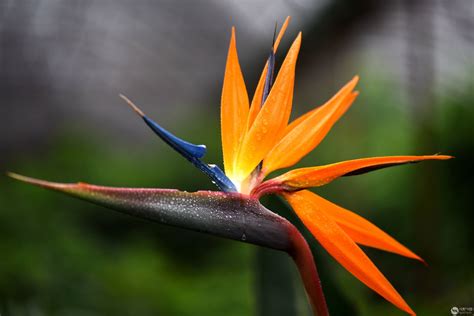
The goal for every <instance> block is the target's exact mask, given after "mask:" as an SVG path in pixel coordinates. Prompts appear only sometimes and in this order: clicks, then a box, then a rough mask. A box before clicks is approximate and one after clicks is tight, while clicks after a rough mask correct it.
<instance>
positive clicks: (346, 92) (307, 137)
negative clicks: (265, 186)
mask: <svg viewBox="0 0 474 316" xmlns="http://www.w3.org/2000/svg"><path fill="white" fill-rule="evenodd" d="M358 80H359V78H358V77H357V76H356V77H354V78H353V79H352V80H351V81H350V82H349V83H347V84H346V85H345V86H344V87H343V88H342V89H341V90H340V91H339V92H338V93H337V94H336V95H335V96H334V97H333V98H332V99H331V100H329V101H328V102H327V103H326V104H324V105H323V106H321V107H319V108H317V109H315V110H312V111H310V112H308V113H306V114H305V115H302V116H301V117H300V118H298V119H296V120H295V121H294V122H292V123H291V124H289V125H288V126H287V128H286V129H285V132H284V135H283V138H282V139H281V140H280V141H279V142H278V144H277V145H276V146H275V147H274V148H273V149H272V150H271V151H270V153H269V154H268V155H267V156H266V157H265V160H264V161H263V168H262V172H263V173H264V174H265V175H267V174H268V173H270V172H272V171H274V170H276V169H280V168H285V167H289V166H292V165H294V164H295V163H297V162H298V161H300V160H301V158H303V157H304V156H306V155H307V154H308V153H309V152H310V151H311V150H313V149H314V148H315V147H316V146H317V145H318V144H319V143H320V142H321V141H322V140H323V139H324V137H325V136H326V134H327V133H328V132H329V130H330V129H331V127H332V126H333V125H334V123H336V121H337V120H338V119H339V118H340V117H341V116H342V115H343V114H344V113H345V112H346V111H347V109H348V108H349V107H350V106H351V104H352V102H353V101H354V99H355V98H356V97H357V94H358V93H357V92H352V90H353V89H354V87H355V85H356V84H357V81H358Z"/></svg>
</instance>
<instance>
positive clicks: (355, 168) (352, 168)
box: [270, 155, 453, 190]
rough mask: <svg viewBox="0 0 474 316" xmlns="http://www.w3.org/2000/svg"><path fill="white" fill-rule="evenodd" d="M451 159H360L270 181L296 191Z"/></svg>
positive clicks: (423, 157) (444, 157)
mask: <svg viewBox="0 0 474 316" xmlns="http://www.w3.org/2000/svg"><path fill="white" fill-rule="evenodd" d="M451 158H453V157H452V156H444V155H431V156H388V157H372V158H362V159H355V160H348V161H343V162H338V163H334V164H330V165H325V166H318V167H309V168H300V169H295V170H291V171H289V172H287V173H285V174H283V175H281V176H279V177H277V178H275V179H272V180H270V181H271V182H274V183H281V185H282V186H283V187H285V189H287V190H297V189H304V188H309V187H318V186H322V185H325V184H327V183H329V182H331V181H333V180H335V179H337V178H339V177H342V176H350V175H357V174H362V173H365V172H369V171H373V170H377V169H382V168H387V167H391V166H397V165H402V164H407V163H415V162H420V161H423V160H446V159H451Z"/></svg>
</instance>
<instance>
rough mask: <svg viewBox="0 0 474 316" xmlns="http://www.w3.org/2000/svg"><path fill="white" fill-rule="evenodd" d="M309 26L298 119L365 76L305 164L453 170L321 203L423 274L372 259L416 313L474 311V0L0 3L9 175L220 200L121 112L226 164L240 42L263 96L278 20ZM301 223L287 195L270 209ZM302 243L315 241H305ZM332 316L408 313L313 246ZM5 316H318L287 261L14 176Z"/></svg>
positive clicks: (6, 199) (1, 246)
mask: <svg viewBox="0 0 474 316" xmlns="http://www.w3.org/2000/svg"><path fill="white" fill-rule="evenodd" d="M287 15H291V16H292V17H293V19H292V22H291V24H290V27H289V29H288V31H287V33H286V36H285V38H284V40H283V45H282V49H281V50H280V53H279V55H278V58H277V63H281V60H282V58H283V56H284V53H282V52H284V51H285V48H288V46H289V44H290V43H291V41H292V39H293V38H294V37H295V36H296V34H297V32H298V31H299V30H302V31H303V46H302V50H301V54H300V59H299V61H298V66H297V78H296V89H295V101H294V116H296V115H299V114H302V113H304V112H305V111H307V110H309V109H311V108H313V107H314V106H317V105H320V104H322V103H323V102H324V101H325V100H327V99H328V98H330V97H331V96H332V95H333V94H334V93H335V92H336V91H337V90H338V88H339V87H341V86H342V85H343V84H344V83H345V82H347V81H348V80H349V79H351V78H352V76H353V75H354V74H359V75H360V76H361V81H360V84H359V86H358V89H359V90H360V92H361V94H360V96H359V98H358V100H357V101H356V102H355V104H354V106H353V107H352V109H351V110H350V111H349V112H348V113H347V114H346V115H345V117H343V118H342V119H341V121H340V122H339V123H337V124H336V126H335V127H334V129H333V130H332V131H331V133H330V134H329V135H328V137H327V138H326V139H325V141H324V142H323V143H322V144H321V145H320V146H319V147H318V148H317V149H316V150H315V151H314V152H313V153H312V154H311V155H309V156H308V157H307V158H305V159H304V160H303V161H302V162H300V163H299V166H310V165H315V164H324V163H330V162H335V161H340V160H345V159H353V158H359V157H368V156H376V155H396V154H433V153H443V154H450V155H454V156H456V159H455V160H451V161H447V162H426V163H422V164H417V165H410V166H404V167H397V168H393V169H385V170H381V171H377V172H375V173H371V174H367V175H363V176H360V177H349V178H344V179H340V180H337V181H335V182H334V183H331V184H330V185H328V186H327V187H324V188H321V189H318V190H317V192H318V193H320V194H321V195H322V196H324V197H326V198H329V199H331V200H332V201H334V202H336V203H338V204H340V205H342V206H344V207H346V208H348V209H351V210H354V211H356V212H358V213H359V214H361V215H363V216H365V217H366V218H368V219H370V220H371V221H373V222H374V223H376V224H377V225H378V226H380V227H381V228H382V229H384V230H386V231H387V232H389V233H390V234H392V235H393V236H394V237H395V238H397V239H398V240H399V241H401V242H402V243H404V244H406V245H407V246H408V247H409V248H411V249H412V250H414V251H415V252H416V253H418V254H419V255H421V256H422V257H423V258H424V259H425V260H426V261H427V262H428V266H427V267H425V266H423V265H422V264H419V263H418V262H414V261H412V260H409V259H405V258H401V257H398V256H395V255H392V254H387V253H382V252H380V251H376V250H373V249H366V250H367V253H368V255H369V256H370V257H371V258H372V259H373V260H374V261H375V263H376V264H377V265H378V266H379V267H380V269H381V270H382V272H383V273H384V274H385V275H386V276H387V277H388V279H389V280H391V282H392V283H393V284H394V286H395V287H396V288H397V289H398V290H399V291H400V292H401V294H402V295H403V296H404V297H405V298H406V300H407V301H408V303H409V304H410V305H411V306H412V307H413V308H414V310H415V311H417V312H418V313H419V314H420V315H449V314H450V312H449V311H450V309H451V307H452V306H458V307H463V306H464V307H474V271H473V259H474V257H473V253H474V252H473V249H474V234H473V233H472V230H473V223H474V215H473V207H472V204H471V203H472V192H473V167H472V161H473V160H474V137H473V136H474V128H473V124H474V86H473V84H474V76H473V73H474V72H473V71H474V63H473V62H474V2H473V1H472V0H452V1H441V0H426V1H420V0H418V1H414V0H411V1H409V0H406V1H401V0H398V1H394V0H391V1H376V0H353V1H349V0H318V1H316V0H277V1H263V0H257V1H250V0H245V1H237V0H236V1H218V0H207V1H179V2H178V1H171V0H169V1H147V0H138V1H131V0H130V1H127V0H118V1H117V0H114V1H112V0H110V1H109V0H106V1H102V0H83V1H57V0H43V1H39V0H38V1H26V0H25V1H18V0H3V1H1V2H0V100H1V101H0V104H1V106H0V117H1V124H0V167H1V168H0V169H1V170H2V172H3V171H5V170H10V171H15V172H18V173H22V174H25V175H30V176H34V177H39V178H45V179H49V180H54V181H63V182H75V181H85V182H89V183H95V184H101V185H110V186H130V187H167V188H178V189H182V190H188V191H192V190H198V189H214V188H213V186H212V184H210V183H209V181H208V179H207V178H206V177H205V176H204V175H202V174H200V173H199V172H198V171H197V170H196V169H194V168H193V167H192V166H190V165H188V164H187V163H186V162H185V160H184V159H182V158H181V157H179V156H178V155H177V154H176V153H175V152H173V151H172V150H171V149H170V148H168V147H166V146H165V145H164V144H163V143H162V142H160V141H159V139H158V138H157V137H155V136H154V135H153V134H152V132H151V131H150V130H148V128H147V127H146V126H145V125H144V124H142V122H141V120H139V119H138V118H137V117H136V115H135V114H134V113H132V111H130V109H129V108H128V107H127V106H126V105H125V104H124V103H123V102H122V101H121V100H120V99H119V98H118V94H119V93H124V94H126V95H127V96H129V97H130V98H131V99H132V100H134V101H135V102H136V103H137V104H138V105H140V106H141V107H142V108H143V109H144V110H145V112H147V113H148V114H149V116H151V117H152V118H154V119H156V120H157V121H158V122H160V123H161V124H162V125H163V126H164V127H166V128H168V129H169V130H171V131H172V132H174V133H176V134H177V135H179V136H181V137H183V138H184V139H187V140H190V141H192V142H195V143H205V144H207V146H208V149H209V154H208V157H207V161H208V162H217V163H220V162H221V159H222V158H221V148H220V128H219V106H220V89H221V84H222V77H223V71H224V66H225V58H226V54H227V47H228V41H229V34H230V28H231V26H232V25H235V26H236V28H237V44H238V49H239V54H240V61H241V65H242V68H243V72H244V75H245V77H246V81H247V89H248V90H249V93H250V95H252V94H253V91H254V87H255V84H256V81H257V79H258V76H259V73H260V71H261V68H262V66H263V64H264V61H265V58H266V56H267V53H268V50H269V46H270V44H271V39H272V35H273V28H274V24H275V21H279V22H280V24H281V22H282V21H283V20H284V18H285V17H286V16H287ZM263 202H264V203H265V204H266V205H268V206H269V207H271V208H272V209H273V210H275V211H276V212H278V213H280V214H282V215H283V216H286V217H287V218H289V219H291V220H292V221H294V222H295V223H296V224H297V225H299V222H298V220H297V219H295V218H294V216H293V215H292V213H291V211H290V210H289V209H288V207H287V206H286V205H285V204H284V203H282V202H281V201H280V200H278V199H265V200H264V201H263ZM303 230H304V229H303ZM307 236H308V240H309V242H310V244H311V245H312V247H313V250H314V254H315V257H316V261H317V264H318V267H319V270H320V273H321V278H322V283H323V287H324V289H325V292H326V296H327V300H328V303H329V308H330V311H331V312H332V315H403V313H402V312H399V311H398V310H397V309H396V308H395V307H393V306H391V305H390V304H389V303H387V302H386V301H384V300H383V299H381V298H380V297H379V296H378V295H377V294H375V293H374V292H372V291H371V290H369V289H368V288H366V287H365V286H364V285H363V284H362V283H360V282H359V281H358V280H356V279H355V278H354V277H352V276H351V275H350V274H349V273H348V272H346V271H345V270H344V269H343V268H341V267H340V266H339V264H338V263H337V262H335V261H334V260H333V259H332V258H331V257H330V256H329V255H328V254H327V253H326V252H325V250H324V249H323V248H321V247H320V246H319V245H318V244H317V242H316V241H315V240H314V239H313V238H312V237H311V236H310V235H309V234H307ZM0 314H1V315H2V316H17V315H228V316H232V315H257V316H263V315H265V316H266V315H301V316H302V315H309V309H308V304H307V301H306V298H305V293H304V291H303V289H302V285H301V282H300V280H299V276H298V274H297V271H296V269H295V268H294V266H293V263H292V262H291V260H290V259H289V258H288V257H287V256H286V255H284V254H282V253H278V252H274V251H270V250H264V249H260V248H257V247H255V246H251V245H247V244H243V243H238V242H234V241H227V240H223V239H219V238H216V237H213V236H207V235H202V234H198V233H193V232H189V231H185V230H182V229H178V228H171V227H167V226H162V225H158V224H155V223H149V222H146V221H143V220H140V219H136V218H132V217H128V216H125V215H121V214H119V213H115V212H113V211H109V210H107V209H104V208H102V207H98V206H94V205H91V204H88V203H86V202H82V201H79V200H74V199H72V198H69V197H66V196H63V195H59V194H57V193H53V192H47V191H45V190H42V189H39V188H36V187H31V186H27V185H25V184H22V183H19V182H15V181H13V180H12V179H9V178H7V177H5V176H0Z"/></svg>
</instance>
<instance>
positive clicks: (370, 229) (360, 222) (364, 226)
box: [312, 193, 424, 262]
mask: <svg viewBox="0 0 474 316" xmlns="http://www.w3.org/2000/svg"><path fill="white" fill-rule="evenodd" d="M312 195H313V197H312V200H313V201H314V203H316V204H317V205H318V206H319V210H320V211H321V212H324V213H325V214H326V215H327V216H329V217H330V218H331V219H332V220H334V221H335V222H336V223H337V224H338V225H339V226H340V227H341V228H342V229H343V230H344V232H346V234H347V235H349V237H351V239H352V240H354V241H355V242H356V243H358V244H361V245H364V246H368V247H373V248H377V249H381V250H385V251H389V252H393V253H396V254H398V255H401V256H405V257H408V258H412V259H416V260H420V261H422V262H424V260H423V259H421V258H420V257H419V256H417V255H416V254H414V253H413V252H412V251H411V250H409V249H408V248H407V247H405V246H403V245H402V244H400V243H399V242H398V241H396V240H395V239H394V238H393V237H391V236H390V235H388V234H387V233H386V232H384V231H383V230H381V229H380V228H378V227H377V226H375V225H374V224H372V223H371V222H369V221H368V220H366V219H365V218H363V217H362V216H359V215H357V214H356V213H353V212H351V211H349V210H346V209H345V208H342V207H340V206H338V205H336V204H334V203H332V202H330V201H328V200H326V199H323V198H322V197H320V196H319V195H317V194H314V193H312Z"/></svg>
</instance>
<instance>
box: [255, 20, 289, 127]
mask: <svg viewBox="0 0 474 316" xmlns="http://www.w3.org/2000/svg"><path fill="white" fill-rule="evenodd" d="M290 19H291V18H290V17H289V16H288V17H287V18H286V20H285V22H284V23H283V25H282V26H281V29H280V32H279V33H278V36H277V38H276V40H275V44H274V45H273V51H274V52H275V53H276V52H277V49H278V45H280V41H281V38H282V37H283V34H285V31H286V28H287V27H288V23H290ZM267 68H268V60H267V62H266V63H265V67H264V68H263V71H262V74H261V75H260V79H259V80H258V84H257V89H255V93H254V95H253V99H252V104H251V105H250V112H249V117H248V121H247V129H250V127H251V126H252V124H253V122H254V121H255V118H256V117H257V114H258V112H260V107H261V106H262V96H263V87H264V86H265V77H266V75H267Z"/></svg>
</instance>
